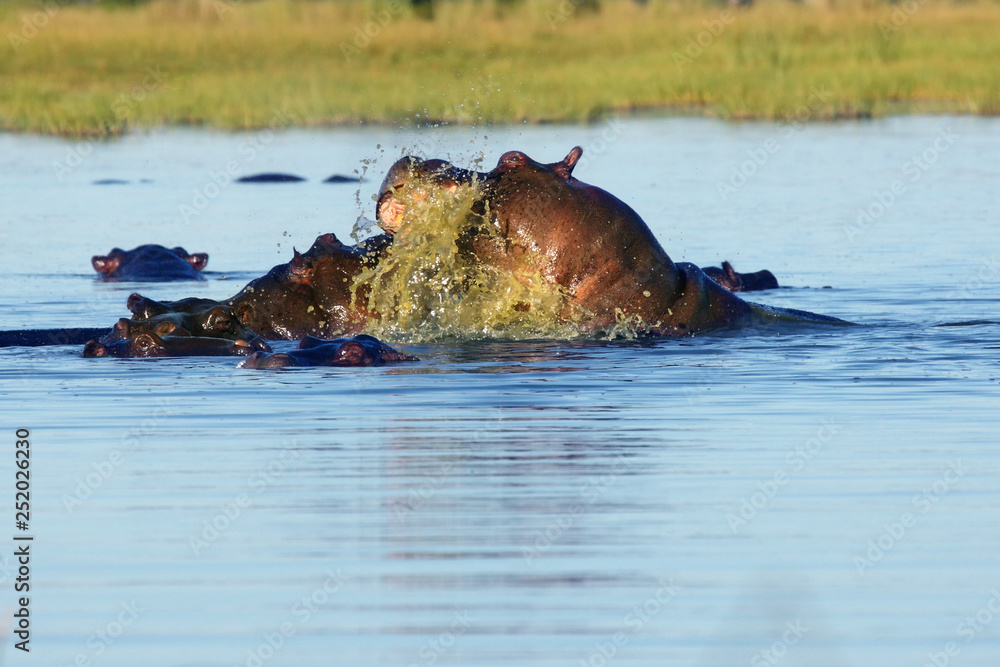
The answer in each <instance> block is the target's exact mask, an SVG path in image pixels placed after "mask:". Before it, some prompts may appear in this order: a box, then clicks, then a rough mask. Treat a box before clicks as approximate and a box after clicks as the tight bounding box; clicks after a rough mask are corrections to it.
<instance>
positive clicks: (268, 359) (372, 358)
mask: <svg viewBox="0 0 1000 667" xmlns="http://www.w3.org/2000/svg"><path fill="white" fill-rule="evenodd" d="M399 361H419V360H418V359H417V358H416V357H411V356H410V355H408V354H404V353H402V352H400V351H399V350H395V349H393V348H391V347H389V346H388V345H386V344H385V343H383V342H382V341H380V340H379V339H377V338H375V337H373V336H367V335H365V334H361V335H358V336H354V337H353V338H336V339H333V340H326V339H323V338H316V337H314V336H306V337H305V338H304V339H303V340H302V342H301V343H299V347H298V349H296V350H293V351H291V352H279V353H277V354H268V353H266V352H256V353H254V355H253V356H251V357H250V358H249V359H247V360H246V361H244V362H243V363H241V364H240V367H241V368H289V367H294V366H381V365H383V364H388V363H395V362H399Z"/></svg>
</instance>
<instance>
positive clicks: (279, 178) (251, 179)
mask: <svg viewBox="0 0 1000 667" xmlns="http://www.w3.org/2000/svg"><path fill="white" fill-rule="evenodd" d="M304 180H306V179H304V178H302V177H301V176H296V175H295V174H280V173H272V172H266V173H263V174H253V175H252V176H242V177H240V178H237V179H236V182H237V183H301V182H302V181H304Z"/></svg>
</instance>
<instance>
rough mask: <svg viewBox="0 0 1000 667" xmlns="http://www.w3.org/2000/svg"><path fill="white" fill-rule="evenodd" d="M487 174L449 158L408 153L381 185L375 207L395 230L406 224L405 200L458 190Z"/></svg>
mask: <svg viewBox="0 0 1000 667" xmlns="http://www.w3.org/2000/svg"><path fill="white" fill-rule="evenodd" d="M485 176H486V174H483V173H480V172H477V171H469V170H467V169H460V168H459V167H456V166H454V165H452V164H451V163H449V162H446V161H445V160H438V159H433V160H424V159H422V158H418V157H404V158H402V159H400V160H397V161H396V163H395V164H393V165H392V167H391V168H390V169H389V173H388V174H386V177H385V179H384V180H383V181H382V186H381V188H380V189H379V197H378V204H377V205H376V208H375V214H376V220H377V222H378V225H379V226H380V227H381V228H382V229H383V230H385V231H386V232H388V233H389V234H395V233H396V232H398V231H399V228H400V227H401V226H402V225H403V218H404V214H405V213H406V209H407V205H406V203H404V200H409V201H423V200H425V199H427V197H429V196H432V195H433V193H434V192H435V191H436V190H443V191H445V192H450V193H454V192H455V191H457V190H458V188H459V187H460V186H466V185H472V184H473V183H475V182H477V181H480V180H482V179H483V178H484V177H485Z"/></svg>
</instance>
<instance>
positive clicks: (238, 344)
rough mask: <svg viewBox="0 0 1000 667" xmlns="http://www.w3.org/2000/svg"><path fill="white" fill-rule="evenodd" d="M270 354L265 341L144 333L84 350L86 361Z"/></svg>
mask: <svg viewBox="0 0 1000 667" xmlns="http://www.w3.org/2000/svg"><path fill="white" fill-rule="evenodd" d="M260 350H266V351H270V348H269V347H268V345H267V343H266V342H264V340H263V339H260V338H254V339H253V340H250V341H246V340H243V339H237V340H229V339H226V338H212V337H205V336H188V335H176V334H171V335H165V336H158V335H157V334H155V333H149V332H144V333H140V334H137V335H135V336H133V337H132V338H125V339H122V340H116V341H112V342H110V343H104V342H101V341H97V340H92V341H89V342H88V343H87V344H86V346H84V348H83V356H85V357H123V358H145V357H193V356H200V357H214V356H248V355H251V354H253V353H254V352H256V351H260Z"/></svg>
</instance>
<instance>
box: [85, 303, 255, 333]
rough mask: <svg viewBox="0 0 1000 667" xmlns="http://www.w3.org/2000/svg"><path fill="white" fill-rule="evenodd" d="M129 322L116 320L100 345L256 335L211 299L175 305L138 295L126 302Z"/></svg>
mask: <svg viewBox="0 0 1000 667" xmlns="http://www.w3.org/2000/svg"><path fill="white" fill-rule="evenodd" d="M128 306H129V310H131V311H132V318H131V319H125V318H124V317H123V318H121V319H120V320H118V322H116V323H115V325H114V326H113V327H112V328H111V331H109V332H108V333H106V334H105V335H103V336H102V337H100V338H99V341H100V342H102V343H113V342H115V341H118V340H125V339H128V338H135V337H136V336H138V335H139V334H143V333H152V334H156V335H157V336H168V335H170V336H194V337H199V338H224V339H226V340H252V339H254V338H257V337H258V334H257V333H256V332H255V331H253V330H252V329H250V328H249V327H246V326H244V325H243V323H242V322H240V320H239V319H238V318H237V317H236V314H235V312H234V311H233V309H232V308H231V307H229V306H227V305H226V304H223V303H219V302H217V301H213V300H211V299H182V300H181V301H175V302H159V301H153V300H152V299H148V298H146V297H142V296H140V295H138V294H132V295H130V296H129V300H128Z"/></svg>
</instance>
